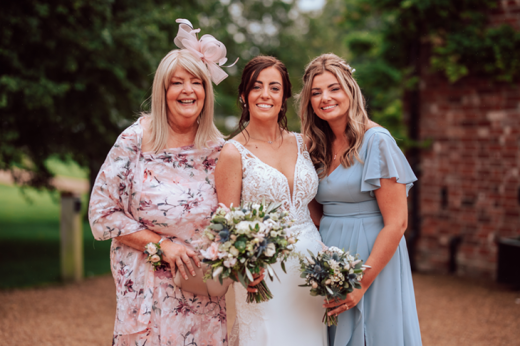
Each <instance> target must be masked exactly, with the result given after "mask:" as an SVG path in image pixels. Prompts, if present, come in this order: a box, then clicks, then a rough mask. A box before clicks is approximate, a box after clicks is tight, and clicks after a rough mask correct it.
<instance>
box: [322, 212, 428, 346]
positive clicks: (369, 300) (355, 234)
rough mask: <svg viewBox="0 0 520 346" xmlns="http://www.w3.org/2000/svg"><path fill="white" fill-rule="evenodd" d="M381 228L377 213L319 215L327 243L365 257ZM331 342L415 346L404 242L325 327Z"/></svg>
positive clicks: (417, 342)
mask: <svg viewBox="0 0 520 346" xmlns="http://www.w3.org/2000/svg"><path fill="white" fill-rule="evenodd" d="M382 228H383V217H382V216H381V214H380V213H373V214H368V215H366V214H365V215H353V216H327V215H326V216H324V217H323V218H322V220H321V223H320V233H321V236H322V238H323V242H324V243H325V244H326V245H327V246H336V247H338V248H340V249H341V248H343V249H344V250H349V251H350V253H351V254H353V255H355V254H359V255H360V258H361V259H363V260H364V261H366V260H367V258H368V256H369V255H370V253H371V251H372V247H373V245H374V242H375V240H376V238H377V236H378V234H379V232H380V231H381V229H382ZM329 345H330V346H365V345H366V346H383V345H384V346H420V345H422V341H421V333H420V329H419V319H418V317H417V308H416V305H415V294H414V289H413V282H412V273H411V269H410V260H409V257H408V250H407V248H406V241H405V239H404V237H403V238H402V239H401V242H400V243H399V246H398V248H397V251H396V252H395V254H394V256H393V257H392V259H391V260H390V262H389V263H388V264H387V265H386V266H385V268H384V269H383V270H382V271H381V272H380V273H379V275H378V276H377V278H376V279H375V280H374V282H373V283H372V285H371V286H370V287H369V289H368V290H367V291H366V293H365V295H364V297H363V298H362V299H361V301H360V302H359V304H358V305H357V306H356V307H355V308H353V309H350V310H347V311H346V312H343V313H342V314H340V315H339V318H338V326H337V327H334V326H333V327H330V328H329Z"/></svg>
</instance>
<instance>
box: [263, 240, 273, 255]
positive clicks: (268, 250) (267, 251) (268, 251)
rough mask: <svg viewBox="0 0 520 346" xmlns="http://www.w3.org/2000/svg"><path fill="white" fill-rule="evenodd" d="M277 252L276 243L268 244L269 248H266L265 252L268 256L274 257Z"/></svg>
mask: <svg viewBox="0 0 520 346" xmlns="http://www.w3.org/2000/svg"><path fill="white" fill-rule="evenodd" d="M275 252H276V246H275V245H274V243H269V244H267V249H265V251H264V253H265V255H266V256H267V257H272V256H273V255H274V254H275Z"/></svg>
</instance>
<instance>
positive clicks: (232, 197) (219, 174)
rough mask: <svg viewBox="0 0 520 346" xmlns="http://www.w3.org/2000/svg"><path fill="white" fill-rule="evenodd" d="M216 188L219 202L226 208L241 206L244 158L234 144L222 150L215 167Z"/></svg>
mask: <svg viewBox="0 0 520 346" xmlns="http://www.w3.org/2000/svg"><path fill="white" fill-rule="evenodd" d="M215 187H216V189H217V197H218V202H219V203H223V204H224V205H226V206H228V207H229V206H230V205H231V204H233V205H234V206H238V205H240V196H241V194H242V158H241V156H240V153H239V152H238V150H237V148H236V147H235V146H234V145H233V144H227V145H225V146H224V148H222V151H221V152H220V156H219V159H218V162H217V167H215Z"/></svg>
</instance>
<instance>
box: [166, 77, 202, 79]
mask: <svg viewBox="0 0 520 346" xmlns="http://www.w3.org/2000/svg"><path fill="white" fill-rule="evenodd" d="M174 78H176V79H183V78H182V77H177V76H172V79H174ZM190 79H201V78H199V77H197V76H193V77H192V78H190Z"/></svg>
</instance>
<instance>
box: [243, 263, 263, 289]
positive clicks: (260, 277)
mask: <svg viewBox="0 0 520 346" xmlns="http://www.w3.org/2000/svg"><path fill="white" fill-rule="evenodd" d="M264 271H265V270H264V268H262V269H261V270H260V274H253V279H254V281H253V282H251V283H250V284H249V285H247V288H246V290H247V291H248V292H249V293H256V292H258V289H257V288H255V286H256V285H258V284H259V283H260V282H262V280H263V279H264V277H265V274H264Z"/></svg>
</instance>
